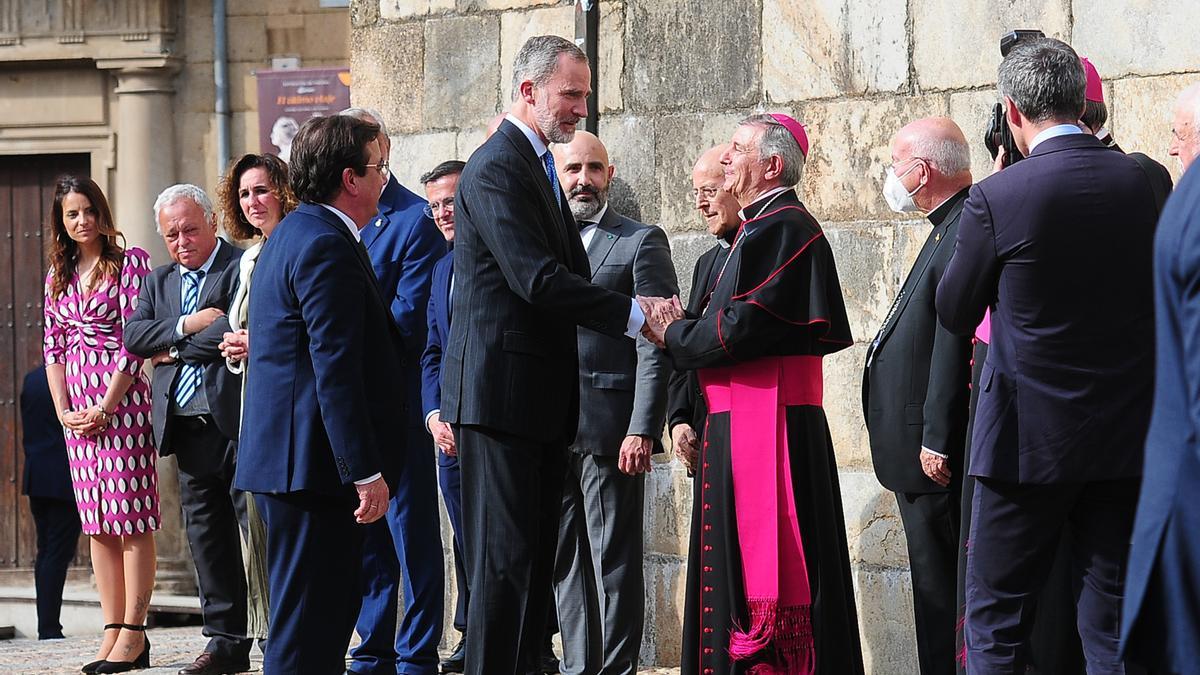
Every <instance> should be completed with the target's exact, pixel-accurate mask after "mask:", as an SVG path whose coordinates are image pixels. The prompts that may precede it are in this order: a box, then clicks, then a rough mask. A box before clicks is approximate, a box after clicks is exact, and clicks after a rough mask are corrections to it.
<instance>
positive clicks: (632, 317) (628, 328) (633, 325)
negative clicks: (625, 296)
mask: <svg viewBox="0 0 1200 675" xmlns="http://www.w3.org/2000/svg"><path fill="white" fill-rule="evenodd" d="M629 302H630V303H631V304H632V306H631V307H630V309H629V323H627V324H626V325H625V336H626V337H629V338H632V339H634V340H636V339H637V336H638V334H639V333H641V332H642V326H644V325H646V315H645V314H643V313H642V306H641V305H639V304H638V301H637V298H631V299H630V300H629Z"/></svg>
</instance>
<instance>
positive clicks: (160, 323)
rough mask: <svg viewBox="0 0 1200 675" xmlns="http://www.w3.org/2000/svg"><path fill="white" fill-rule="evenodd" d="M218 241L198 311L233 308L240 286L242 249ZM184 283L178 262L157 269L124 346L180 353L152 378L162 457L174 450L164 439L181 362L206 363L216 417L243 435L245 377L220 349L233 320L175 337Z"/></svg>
mask: <svg viewBox="0 0 1200 675" xmlns="http://www.w3.org/2000/svg"><path fill="white" fill-rule="evenodd" d="M219 241H220V243H219V244H218V246H219V247H220V248H219V249H218V250H217V257H216V259H214V260H213V264H212V267H211V268H209V270H208V275H207V276H206V277H205V280H204V286H203V287H202V288H201V289H200V303H199V309H206V308H208V307H216V308H217V309H220V310H221V311H223V312H228V311H229V305H230V303H231V302H232V301H233V295H234V291H235V290H236V289H237V282H238V260H239V259H240V258H241V257H242V249H240V248H238V247H236V246H234V245H232V244H230V243H228V242H226V241H224V240H219ZM181 283H182V278H181V277H180V275H179V269H178V265H177V264H176V263H170V264H169V265H160V266H158V267H156V268H155V269H154V271H153V272H151V273H150V276H148V277H146V280H145V281H144V282H142V292H141V295H140V296H139V297H138V305H137V308H136V309H134V310H133V314H132V315H131V316H130V317H129V320H128V321H126V322H125V348H126V349H128V350H129V351H131V352H133V353H134V354H137V355H138V356H141V357H144V358H149V357H151V356H154V355H155V354H157V353H159V352H161V351H165V350H167V349H170V348H171V347H175V349H177V350H178V351H179V359H178V360H177V361H176V362H175V363H170V364H162V365H159V366H156V367H155V368H154V374H153V376H152V378H151V383H152V392H153V393H152V395H153V397H154V409H153V411H152V417H153V420H154V440H155V441H156V443H157V445H158V450H159V454H161V455H163V456H166V455H169V454H171V453H172V449H171V448H170V447H169V444H168V443H164V441H165V440H166V438H167V434H166V431H167V422H168V421H169V418H170V414H171V405H172V402H171V392H172V391H174V389H175V380H176V379H177V378H178V377H179V366H180V365H181V364H182V363H201V364H204V393H205V395H206V396H207V397H208V407H209V411H210V413H211V414H212V418H213V421H214V422H215V423H216V425H217V428H218V429H219V430H220V431H221V434H222V435H224V436H225V437H226V438H228V439H230V440H237V437H238V424H239V422H238V420H239V409H240V406H241V386H242V382H241V377H240V376H238V375H234V374H233V373H230V372H229V370H228V369H226V368H225V359H223V358H222V357H221V350H220V349H218V345H220V344H221V338H222V336H223V335H224V334H225V333H226V332H228V331H229V319H228V318H227V317H221V318H220V319H217V320H216V321H214V322H213V323H212V325H210V326H209V327H208V328H205V329H204V330H202V331H200V332H199V333H195V334H193V335H188V336H186V337H184V338H183V339H182V340H176V339H175V325H176V323H177V322H178V321H179V317H180V315H181V313H182V310H181V308H180V284H181Z"/></svg>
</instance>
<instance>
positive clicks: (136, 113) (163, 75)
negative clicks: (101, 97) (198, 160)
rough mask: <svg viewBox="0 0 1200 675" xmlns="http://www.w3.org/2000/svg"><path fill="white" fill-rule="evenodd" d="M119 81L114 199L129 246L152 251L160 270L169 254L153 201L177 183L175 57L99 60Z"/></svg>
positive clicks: (178, 65) (177, 68)
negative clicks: (158, 230)
mask: <svg viewBox="0 0 1200 675" xmlns="http://www.w3.org/2000/svg"><path fill="white" fill-rule="evenodd" d="M96 65H97V66H98V67H100V68H102V69H111V70H113V71H114V74H115V75H116V78H117V88H116V94H117V121H116V122H117V124H116V127H117V166H116V180H115V182H114V187H113V188H112V190H111V194H109V195H108V198H109V200H110V201H112V202H113V205H114V208H115V213H114V215H113V217H114V218H115V219H116V221H117V222H116V225H117V227H118V228H119V229H120V230H121V231H122V232H123V233H124V234H125V237H126V239H128V241H129V243H130V244H132V245H135V246H140V247H142V248H144V249H146V250H147V251H149V252H150V255H151V257H152V258H153V261H154V264H155V265H161V264H163V263H165V262H167V251H166V248H165V247H164V246H163V243H162V239H161V238H160V237H159V236H158V234H157V232H156V230H155V223H154V212H153V207H154V198H155V197H157V196H158V193H159V192H161V191H162V189H163V188H165V187H167V186H168V185H171V184H172V183H174V182H175V117H174V113H173V111H172V107H173V106H172V102H173V99H174V96H175V74H176V73H177V72H179V68H180V66H181V65H182V64H181V62H180V61H179V60H178V59H175V58H172V57H164V56H159V57H153V58H149V59H112V60H100V61H97V62H96Z"/></svg>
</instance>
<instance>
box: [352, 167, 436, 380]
mask: <svg viewBox="0 0 1200 675" xmlns="http://www.w3.org/2000/svg"><path fill="white" fill-rule="evenodd" d="M424 209H425V200H423V199H421V198H420V197H418V196H417V195H415V194H413V193H412V192H410V191H409V190H408V189H406V188H405V187H404V186H403V185H401V184H400V183H399V182H397V181H396V177H395V176H392V177H390V178H388V183H387V186H386V187H385V188H384V190H383V194H382V195H381V196H380V197H379V213H377V214H376V216H375V218H373V219H372V220H371V222H370V223H368V224H367V226H366V227H364V228H363V229H362V231H361V234H362V242H363V246H366V247H367V253H368V255H370V256H371V266H372V267H373V268H374V270H375V276H376V278H378V279H379V287H380V288H381V289H382V291H383V297H384V298H385V299H386V300H387V301H388V309H389V310H390V311H391V315H392V321H393V322H395V324H396V327H397V328H399V329H400V338H401V342H402V350H403V354H402V360H403V361H405V363H404V367H405V368H407V367H408V366H409V365H410V363H409V362H411V366H412V368H413V369H414V373H415V372H416V371H415V369H416V367H417V362H418V360H419V359H420V356H421V351H422V350H423V349H424V348H425V308H426V305H427V304H428V302H429V279H430V275H431V274H432V273H433V264H434V263H436V262H437V261H438V259H439V258H441V257H442V256H443V255H444V254H445V252H446V240H445V239H443V238H442V235H441V233H440V232H438V230H437V226H435V225H434V224H433V221H432V220H430V219H429V218H427V217H426V216H425V213H424ZM415 378H416V375H415V374H414V379H415ZM418 395H419V394H418ZM414 401H415V398H414Z"/></svg>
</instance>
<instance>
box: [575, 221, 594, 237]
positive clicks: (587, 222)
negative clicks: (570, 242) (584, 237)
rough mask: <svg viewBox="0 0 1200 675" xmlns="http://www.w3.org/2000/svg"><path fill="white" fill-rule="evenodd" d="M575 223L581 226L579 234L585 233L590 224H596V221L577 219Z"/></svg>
mask: <svg viewBox="0 0 1200 675" xmlns="http://www.w3.org/2000/svg"><path fill="white" fill-rule="evenodd" d="M575 224H576V225H578V226H579V234H583V231H584V230H585V229H587V227H588V226H589V225H595V223H593V222H591V221H590V220H577V221H575Z"/></svg>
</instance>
